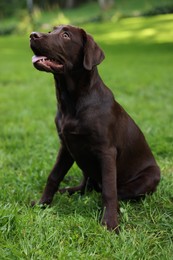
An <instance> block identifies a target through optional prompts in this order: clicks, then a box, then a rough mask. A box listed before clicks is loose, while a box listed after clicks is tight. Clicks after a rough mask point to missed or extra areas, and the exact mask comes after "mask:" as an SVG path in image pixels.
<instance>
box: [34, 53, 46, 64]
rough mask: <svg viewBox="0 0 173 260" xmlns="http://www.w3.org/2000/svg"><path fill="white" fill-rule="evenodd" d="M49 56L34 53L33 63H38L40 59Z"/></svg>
mask: <svg viewBox="0 0 173 260" xmlns="http://www.w3.org/2000/svg"><path fill="white" fill-rule="evenodd" d="M46 58H47V57H45V56H36V55H34V56H33V57H32V63H36V62H37V61H39V60H43V59H46Z"/></svg>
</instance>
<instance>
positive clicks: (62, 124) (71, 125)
mask: <svg viewBox="0 0 173 260" xmlns="http://www.w3.org/2000/svg"><path fill="white" fill-rule="evenodd" d="M58 130H59V136H60V139H61V140H62V141H63V142H64V143H65V145H66V146H67V148H68V149H69V151H70V152H71V154H72V155H74V156H77V157H78V155H79V154H83V152H84V151H88V150H89V149H90V143H91V140H92V135H91V133H92V129H91V127H90V126H88V125H87V124H86V122H83V120H79V119H76V118H73V117H69V116H68V117H67V116H66V117H61V118H60V119H59V120H58Z"/></svg>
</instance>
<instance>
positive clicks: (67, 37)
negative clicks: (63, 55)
mask: <svg viewBox="0 0 173 260" xmlns="http://www.w3.org/2000/svg"><path fill="white" fill-rule="evenodd" d="M62 37H63V38H65V39H69V38H70V35H69V33H68V32H63V34H62Z"/></svg>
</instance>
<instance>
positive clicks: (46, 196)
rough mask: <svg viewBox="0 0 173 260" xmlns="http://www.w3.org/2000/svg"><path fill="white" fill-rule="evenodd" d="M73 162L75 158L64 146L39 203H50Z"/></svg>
mask: <svg viewBox="0 0 173 260" xmlns="http://www.w3.org/2000/svg"><path fill="white" fill-rule="evenodd" d="M73 162H74V160H73V158H72V157H71V155H70V154H69V152H68V150H67V149H66V148H65V147H63V146H62V147H61V148H60V150H59V154H58V157H57V161H56V163H55V165H54V167H53V169H52V171H51V172H50V174H49V177H48V179H47V184H46V187H45V189H44V192H43V195H42V197H41V199H40V202H39V204H47V205H49V204H50V203H51V202H52V200H53V196H54V194H55V192H56V191H57V190H58V187H59V184H60V182H61V181H62V180H63V178H64V176H65V175H66V173H67V172H68V170H69V169H70V168H71V166H72V165H73Z"/></svg>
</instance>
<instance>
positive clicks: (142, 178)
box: [118, 166, 160, 200]
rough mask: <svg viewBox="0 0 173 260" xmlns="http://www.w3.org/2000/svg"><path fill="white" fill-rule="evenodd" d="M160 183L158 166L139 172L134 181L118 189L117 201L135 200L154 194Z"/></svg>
mask: <svg viewBox="0 0 173 260" xmlns="http://www.w3.org/2000/svg"><path fill="white" fill-rule="evenodd" d="M159 181H160V169H159V167H158V166H150V167H148V168H146V169H145V170H144V171H142V172H140V173H139V174H138V176H136V178H135V179H133V180H130V181H129V182H127V183H126V184H124V185H122V186H120V187H118V199H120V200H131V199H132V200H136V199H139V198H142V197H145V195H147V194H152V193H153V192H155V190H156V187H157V185H158V183H159Z"/></svg>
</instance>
